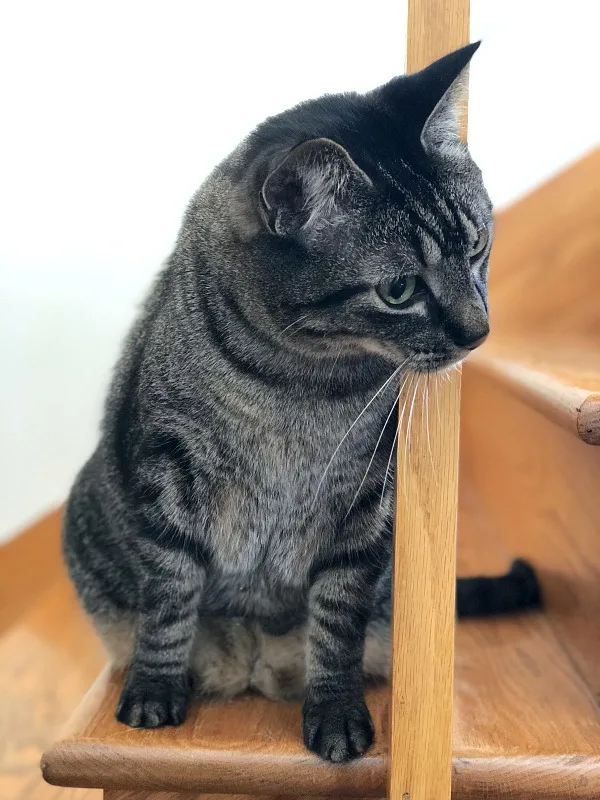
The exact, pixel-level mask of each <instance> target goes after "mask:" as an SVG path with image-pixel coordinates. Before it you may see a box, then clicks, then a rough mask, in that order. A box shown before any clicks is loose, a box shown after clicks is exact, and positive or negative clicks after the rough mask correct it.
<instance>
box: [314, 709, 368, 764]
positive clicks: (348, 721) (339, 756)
mask: <svg viewBox="0 0 600 800" xmlns="http://www.w3.org/2000/svg"><path fill="white" fill-rule="evenodd" d="M373 739H374V730H373V723H372V722H371V715H370V714H369V710H368V708H367V706H366V705H365V702H364V700H363V699H362V698H360V699H355V698H351V699H336V700H331V701H328V702H320V703H310V702H306V703H305V705H304V744H305V745H306V747H307V748H308V749H309V750H312V751H313V753H317V754H318V755H320V756H321V758H324V759H325V760H326V761H333V762H336V763H339V762H342V761H349V760H350V759H352V758H357V757H358V756H361V755H362V754H363V753H364V752H366V751H367V750H368V749H369V747H370V746H371V745H372V744H373Z"/></svg>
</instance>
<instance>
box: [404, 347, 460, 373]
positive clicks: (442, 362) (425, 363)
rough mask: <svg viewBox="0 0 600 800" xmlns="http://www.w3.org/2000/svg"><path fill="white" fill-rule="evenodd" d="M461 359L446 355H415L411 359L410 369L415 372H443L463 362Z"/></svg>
mask: <svg viewBox="0 0 600 800" xmlns="http://www.w3.org/2000/svg"><path fill="white" fill-rule="evenodd" d="M462 360H463V359H462V358H461V357H455V358H453V357H452V356H449V355H447V354H444V353H433V352H430V353H415V354H414V355H412V356H411V357H410V361H409V363H410V367H411V369H412V370H414V371H415V372H442V371H443V370H446V369H449V368H450V367H454V366H456V365H460V363H461V362H462Z"/></svg>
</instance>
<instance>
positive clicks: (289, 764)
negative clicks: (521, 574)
mask: <svg viewBox="0 0 600 800" xmlns="http://www.w3.org/2000/svg"><path fill="white" fill-rule="evenodd" d="M492 527H493V526H492ZM510 558H511V554H510V553H508V552H507V551H506V550H505V549H504V547H503V545H502V542H501V540H500V539H499V538H493V536H492V537H490V525H489V524H488V522H486V520H485V518H484V517H483V516H482V512H481V509H480V508H479V506H478V504H477V502H476V498H474V497H473V494H472V493H469V489H468V487H465V486H463V487H462V488H461V503H460V524H459V565H460V572H461V573H462V574H476V573H478V572H486V573H488V572H502V571H503V570H505V569H506V567H507V564H508V562H509V560H510ZM598 649H599V651H600V645H599V648H598ZM599 655H600V652H599ZM119 685H120V681H119V676H117V675H110V674H104V675H103V676H102V677H101V678H100V679H99V680H98V681H97V683H96V685H95V686H94V687H93V688H92V690H91V691H90V692H89V693H88V695H87V697H86V698H85V700H84V702H83V703H82V705H81V707H80V709H79V711H78V713H77V714H76V716H75V718H74V719H73V720H72V722H71V724H70V732H67V734H66V735H65V736H64V737H63V739H62V740H61V741H60V742H58V743H57V744H56V745H54V746H53V747H51V748H50V750H49V751H47V753H46V755H45V757H44V771H45V775H46V778H47V779H49V780H51V781H52V782H55V783H64V784H67V785H79V786H82V785H86V786H102V787H123V788H153V789H155V790H156V789H160V788H164V789H171V790H179V791H184V790H188V791H192V790H194V791H202V792H217V791H220V792H234V793H246V792H247V793H250V794H252V793H263V794H269V793H281V794H292V795H297V794H304V795H307V796H310V795H313V796H314V795H323V796H325V795H332V794H338V795H339V794H342V795H347V796H357V795H361V796H364V797H366V796H382V795H383V794H384V793H385V788H386V783H387V770H386V757H385V756H386V746H385V738H386V737H385V730H386V727H387V707H388V691H387V688H386V687H385V686H383V687H378V688H374V689H372V690H370V693H369V695H368V702H369V705H370V707H371V710H372V712H373V717H374V720H375V724H376V728H377V744H376V745H375V746H374V748H373V749H372V750H371V751H370V752H369V753H367V754H366V756H364V757H363V758H362V759H359V760H358V761H356V762H354V763H352V764H350V765H345V766H342V767H340V766H332V765H328V764H325V763H323V762H321V761H319V760H318V759H317V758H316V757H313V756H312V755H311V754H309V753H307V752H306V751H305V749H304V747H303V745H302V743H301V739H300V707H299V705H297V704H293V703H291V704H285V705H276V704H274V703H272V702H270V701H268V700H264V699H262V698H259V697H244V698H240V699H237V700H235V701H233V702H231V703H228V704H225V705H223V704H217V703H213V704H208V703H196V704H195V705H194V707H193V709H192V711H191V713H190V716H189V718H188V721H187V722H186V723H185V724H184V725H183V726H182V727H181V728H177V729H173V728H170V729H159V730H154V731H140V730H130V729H128V728H126V727H124V726H122V725H119V724H118V723H117V722H116V721H115V719H114V708H115V705H116V700H117V695H118V691H119ZM453 736H454V748H453V749H454V778H453V780H454V783H453V786H454V792H455V795H456V796H457V797H461V796H463V795H464V796H465V797H468V796H470V794H469V793H470V792H473V791H483V790H485V791H486V792H487V793H488V794H486V796H488V797H490V798H492V797H498V798H500V797H504V796H507V797H508V796H509V795H508V794H506V795H505V794H504V793H505V792H510V797H511V798H515V797H519V795H518V794H515V793H516V792H518V791H525V789H526V792H527V793H526V795H524V797H525V796H526V797H527V798H529V799H530V800H531V799H532V798H536V797H539V798H542V797H544V798H546V797H554V796H555V797H557V798H559V797H563V796H565V795H568V796H570V797H571V796H572V797H581V798H584V797H585V798H592V797H597V796H599V795H600V714H599V712H598V708H597V705H596V703H595V700H594V697H593V695H592V693H591V692H590V691H589V689H588V687H587V686H586V684H585V683H584V681H583V680H582V679H581V677H580V676H579V674H578V673H577V671H576V670H575V668H574V666H573V664H572V660H571V659H570V658H569V655H568V654H567V652H566V651H565V649H564V646H563V643H562V642H561V641H560V640H559V639H558V638H557V637H556V634H555V632H554V631H553V629H552V628H551V626H550V624H549V623H548V620H547V618H546V616H545V614H543V613H539V612H538V613H532V614H526V615H522V616H519V617H514V618H504V619H488V620H471V621H462V622H461V623H460V624H459V625H458V626H457V639H456V677H455V714H454V733H453ZM548 787H551V790H552V791H555V792H556V793H555V794H551V793H550V789H549V788H548Z"/></svg>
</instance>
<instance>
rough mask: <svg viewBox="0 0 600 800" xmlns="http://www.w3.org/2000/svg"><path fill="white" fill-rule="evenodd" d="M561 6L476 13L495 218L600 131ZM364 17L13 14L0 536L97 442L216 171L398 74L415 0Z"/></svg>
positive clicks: (6, 115)
mask: <svg viewBox="0 0 600 800" xmlns="http://www.w3.org/2000/svg"><path fill="white" fill-rule="evenodd" d="M550 5H553V4H551V3H549V2H548V0H535V2H534V0H530V2H527V1H526V0H521V2H519V3H517V2H514V0H503V2H502V3H489V1H488V0H473V3H472V6H473V14H472V16H473V36H474V38H476V37H479V36H484V37H485V43H484V47H482V49H481V50H480V51H479V53H478V54H477V56H476V60H475V63H474V65H473V70H472V93H471V98H472V101H471V112H470V132H471V142H472V148H473V151H474V152H475V154H476V156H477V157H478V159H479V160H480V162H481V165H482V167H483V168H484V172H485V173H486V175H487V180H488V184H489V187H490V190H491V193H492V197H493V199H495V201H496V202H497V203H499V204H500V205H503V204H505V203H508V202H510V201H511V200H512V199H513V198H514V197H515V196H517V195H519V194H521V193H523V192H524V191H526V190H527V189H528V188H530V187H531V186H533V185H535V184H536V183H537V182H539V181H540V180H541V179H543V178H544V177H546V176H547V175H548V174H550V173H552V172H553V171H555V170H556V169H558V168H560V167H562V166H563V165H564V164H565V163H567V162H568V161H570V160H572V159H574V158H576V157H577V156H578V155H579V154H580V153H582V152H583V151H584V150H585V149H586V148H588V147H589V146H591V145H592V144H593V143H594V141H595V140H596V139H597V136H598V130H599V126H598V118H597V111H596V109H595V107H594V105H595V104H594V102H593V100H592V98H593V96H594V94H593V89H594V88H595V87H593V86H592V83H593V82H592V76H591V73H593V71H594V69H595V65H596V64H597V59H596V56H595V51H594V47H595V45H596V43H595V41H593V38H592V37H593V35H594V33H595V30H597V24H596V25H595V24H593V22H592V20H590V15H591V13H592V11H593V9H594V8H595V6H596V3H595V0H589V2H571V3H570V4H569V6H568V8H569V14H568V16H567V15H566V13H564V12H563V14H562V15H560V14H557V13H555V12H549V11H548V8H549V6H550ZM367 7H368V10H369V14H368V16H365V14H364V10H365V6H364V5H363V6H361V11H360V13H359V11H358V9H357V10H356V11H353V10H352V7H351V6H349V5H348V3H347V2H341V0H336V2H330V3H326V2H323V0H320V2H314V0H308V1H307V0H303V3H302V4H301V5H296V4H294V5H292V4H285V3H281V2H280V0H279V1H278V2H275V1H274V0H273V1H271V0H268V1H267V0H256V2H253V3H247V2H231V0H220V2H219V3H212V2H211V3H200V2H198V0H196V1H195V2H194V1H193V0H189V1H188V2H186V1H185V0H168V1H167V0H163V2H154V3H153V2H149V1H148V0H146V2H142V0H127V1H126V2H124V1H123V0H119V2H116V1H115V0H103V2H102V3H82V2H78V1H77V0H72V1H71V2H68V1H67V0H55V1H54V2H53V3H47V2H42V1H41V0H39V1H38V2H35V0H19V1H18V2H17V0H13V2H12V3H5V4H4V7H3V12H2V19H0V76H1V77H0V80H1V81H2V83H1V85H0V114H1V116H2V120H3V121H2V128H1V130H2V132H1V134H0V176H1V178H0V228H1V233H0V375H1V380H2V385H1V387H0V388H1V391H0V454H1V455H0V537H2V536H8V535H10V534H11V532H14V531H15V530H16V529H18V528H19V527H21V526H23V525H24V524H26V523H27V522H28V521H29V520H31V519H33V518H35V517H36V516H38V515H39V514H40V513H42V512H43V511H44V510H46V509H48V508H51V507H52V506H54V505H56V504H58V503H59V502H60V501H61V500H62V499H63V498H64V496H65V494H66V492H67V490H68V486H69V483H70V481H71V480H72V477H73V475H74V473H75V471H76V469H77V468H78V467H79V466H80V465H81V463H82V462H83V461H84V459H85V458H86V456H87V455H88V454H89V452H90V451H91V449H92V448H93V446H94V442H95V439H96V435H97V426H98V419H99V415H100V409H101V403H102V397H103V394H104V391H105V387H106V383H107V379H108V375H109V372H110V368H111V365H112V364H113V362H114V360H115V358H116V354H117V351H118V346H119V342H120V340H121V338H122V336H123V333H124V331H125V329H126V328H127V326H128V324H129V322H130V320H131V318H132V316H133V314H134V310H135V307H136V305H137V303H138V302H139V300H140V298H141V296H142V295H143V292H144V290H145V289H146V287H147V285H148V284H149V282H150V280H151V278H152V276H153V275H154V274H155V272H156V270H157V268H158V265H159V264H160V262H161V260H162V259H163V258H164V257H165V256H166V255H167V254H168V252H169V250H170V248H171V245H172V243H173V240H174V237H175V235H176V231H177V228H178V224H179V220H180V218H181V214H182V211H183V209H184V207H185V205H186V203H187V201H188V199H189V197H190V196H191V194H192V193H193V191H194V190H195V188H196V187H197V185H198V184H199V183H200V181H201V180H202V178H203V177H204V176H205V175H206V174H207V172H208V171H209V170H210V168H211V167H212V166H213V165H214V164H215V163H216V162H217V161H219V160H220V159H221V158H222V157H223V156H224V155H225V154H226V153H227V152H229V151H230V150H231V148H232V147H233V146H234V145H235V144H236V143H237V141H238V140H239V139H240V138H241V137H242V136H243V135H244V134H245V133H246V132H247V131H248V130H249V129H250V128H251V127H252V126H253V125H254V124H256V123H257V122H259V121H260V120H261V119H262V118H264V117H265V116H266V115H267V114H269V113H272V112H274V111H278V110H280V109H282V108H285V107H286V106H289V105H290V104H292V103H294V102H296V101H298V100H301V99H303V98H306V97H310V96H314V95H317V94H320V93H323V92H326V91H338V90H342V89H359V90H363V89H368V88H370V87H372V86H375V85H377V84H379V83H382V82H383V81H385V80H387V79H388V78H389V77H391V76H392V75H394V74H396V73H398V72H401V71H402V68H403V63H404V30H405V5H404V3H403V2H398V0H370V2H369V3H368V6H367ZM288 8H289V9H290V10H289V11H287V10H286V9H288ZM596 16H597V14H596ZM586 69H587V74H586Z"/></svg>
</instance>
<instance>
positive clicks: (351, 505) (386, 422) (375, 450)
mask: <svg viewBox="0 0 600 800" xmlns="http://www.w3.org/2000/svg"><path fill="white" fill-rule="evenodd" d="M399 400H400V394H397V395H396V399H395V400H394V403H393V405H392V407H391V409H390V413H389V414H388V415H387V417H386V420H385V422H384V423H383V427H382V429H381V433H380V434H379V438H378V439H377V444H376V445H375V449H374V450H373V455H372V456H371V459H370V461H369V463H368V464H367V468H366V470H365V474H364V475H363V478H362V481H361V482H360V484H359V486H358V489H357V490H356V494H355V495H354V497H353V498H352V502H351V503H350V507H349V508H348V511H346V517H347V516H348V514H349V513H350V512H351V511H352V507H353V505H354V503H356V499H357V497H358V495H359V494H360V490H361V489H362V487H363V485H364V482H365V481H366V480H367V475H368V474H369V470H370V469H371V464H372V463H373V459H374V458H375V454H376V453H377V448H378V447H379V443H380V442H381V439H382V437H383V434H384V433H385V429H386V428H387V424H388V422H389V421H390V417H391V416H392V414H393V413H394V409H395V408H396V406H397V404H398V401H399ZM344 519H345V517H344Z"/></svg>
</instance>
